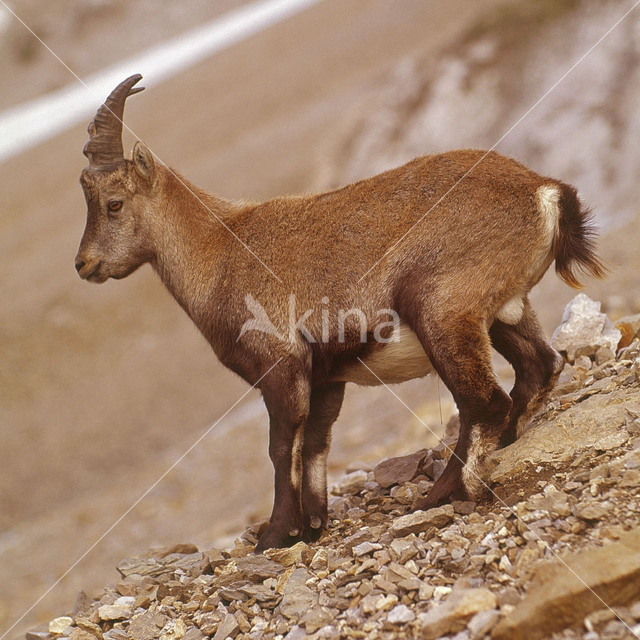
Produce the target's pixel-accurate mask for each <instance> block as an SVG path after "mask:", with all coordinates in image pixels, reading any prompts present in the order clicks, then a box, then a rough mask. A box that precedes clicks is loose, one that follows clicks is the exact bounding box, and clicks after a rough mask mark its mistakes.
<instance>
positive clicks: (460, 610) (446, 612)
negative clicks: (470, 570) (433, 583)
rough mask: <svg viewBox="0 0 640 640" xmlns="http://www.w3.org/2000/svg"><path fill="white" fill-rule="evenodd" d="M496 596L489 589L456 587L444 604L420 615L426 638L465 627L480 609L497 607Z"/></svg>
mask: <svg viewBox="0 0 640 640" xmlns="http://www.w3.org/2000/svg"><path fill="white" fill-rule="evenodd" d="M496 606H497V600H496V596H495V595H494V594H493V593H491V591H489V589H484V588H479V589H456V590H454V591H453V592H452V593H451V595H450V596H449V598H448V599H447V601H446V602H445V603H444V604H441V605H439V606H436V607H433V608H432V609H430V610H429V611H428V612H427V613H422V614H420V615H419V616H418V620H419V621H420V626H421V629H422V637H423V638H424V639H425V640H435V638H439V637H440V636H444V635H447V634H449V633H455V632H456V631H460V630H461V629H464V628H465V626H466V625H467V622H468V621H469V619H470V618H471V617H472V616H474V615H475V614H476V613H478V612H480V611H487V610H492V609H495V607H496Z"/></svg>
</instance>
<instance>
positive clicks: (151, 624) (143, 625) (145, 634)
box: [127, 611, 167, 640]
mask: <svg viewBox="0 0 640 640" xmlns="http://www.w3.org/2000/svg"><path fill="white" fill-rule="evenodd" d="M166 623H167V618H166V616H164V615H162V614H161V613H160V612H151V611H147V612H145V613H143V614H141V615H138V616H136V617H135V618H133V620H131V623H130V624H129V627H128V629H127V631H128V633H129V635H130V636H131V637H132V638H135V639H136V640H155V638H157V637H158V636H159V635H160V631H161V630H162V629H163V627H164V625H165V624H166Z"/></svg>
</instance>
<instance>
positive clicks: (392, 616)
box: [387, 604, 416, 624]
mask: <svg viewBox="0 0 640 640" xmlns="http://www.w3.org/2000/svg"><path fill="white" fill-rule="evenodd" d="M415 619H416V616H415V613H413V611H411V609H409V607H407V605H406V604H399V605H396V606H395V607H393V609H391V611H389V614H388V615H387V622H389V623H390V624H406V623H407V622H413V621H414V620H415Z"/></svg>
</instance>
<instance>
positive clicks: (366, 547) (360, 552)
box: [351, 540, 382, 558]
mask: <svg viewBox="0 0 640 640" xmlns="http://www.w3.org/2000/svg"><path fill="white" fill-rule="evenodd" d="M380 549H382V545H381V544H379V543H378V542H369V541H368V540H365V541H364V542H361V543H360V544H357V545H355V546H354V547H352V549H351V551H352V553H353V555H354V556H356V558H359V557H360V556H364V555H367V554H369V553H373V552H374V551H380Z"/></svg>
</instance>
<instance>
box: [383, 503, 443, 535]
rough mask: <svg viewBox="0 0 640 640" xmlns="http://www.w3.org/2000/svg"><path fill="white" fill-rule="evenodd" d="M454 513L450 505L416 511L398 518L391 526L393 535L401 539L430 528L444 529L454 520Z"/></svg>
mask: <svg viewBox="0 0 640 640" xmlns="http://www.w3.org/2000/svg"><path fill="white" fill-rule="evenodd" d="M453 513H454V512H453V507H452V506H451V505H450V504H445V505H443V506H442V507H435V508H434V509H428V510H427V511H420V510H418V511H414V512H413V513H409V514H407V515H406V516H400V517H399V518H396V519H395V520H394V521H393V524H392V525H391V533H392V534H393V535H394V536H396V537H398V538H399V537H403V536H408V535H409V534H410V533H420V531H424V530H425V529H428V528H429V527H438V528H439V527H444V525H445V524H449V522H451V520H453Z"/></svg>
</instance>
